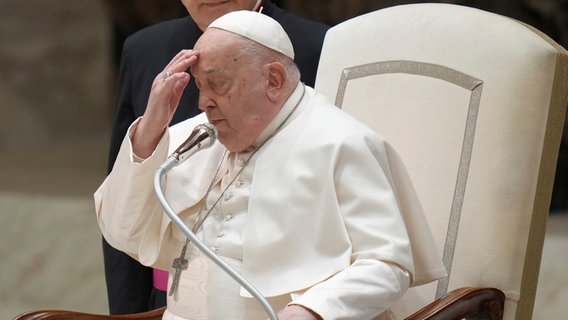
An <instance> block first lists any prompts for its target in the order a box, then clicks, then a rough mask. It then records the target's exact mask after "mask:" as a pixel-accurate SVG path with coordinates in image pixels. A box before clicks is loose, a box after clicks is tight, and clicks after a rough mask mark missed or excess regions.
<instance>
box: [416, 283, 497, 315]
mask: <svg viewBox="0 0 568 320" xmlns="http://www.w3.org/2000/svg"><path fill="white" fill-rule="evenodd" d="M504 307H505V294H504V293H503V292H502V291H501V290H499V289H496V288H459V289H456V290H454V291H452V292H450V293H448V294H446V295H445V296H443V297H442V298H440V299H438V300H436V301H434V302H432V303H430V304H428V305H427V306H425V307H424V308H422V309H420V310H418V311H417V312H416V313H414V314H413V315H411V316H410V317H408V318H406V319H405V320H422V319H429V320H453V319H455V320H460V319H464V318H465V319H491V320H500V319H503V308H504Z"/></svg>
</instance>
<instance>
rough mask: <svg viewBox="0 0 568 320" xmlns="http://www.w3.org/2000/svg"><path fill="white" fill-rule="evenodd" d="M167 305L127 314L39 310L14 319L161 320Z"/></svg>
mask: <svg viewBox="0 0 568 320" xmlns="http://www.w3.org/2000/svg"><path fill="white" fill-rule="evenodd" d="M164 310H166V307H163V308H159V309H156V310H152V311H148V312H141V313H133V314H127V315H112V316H111V315H98V314H89V313H82V312H74V311H65V310H39V311H30V312H26V313H22V314H20V315H18V316H17V317H16V318H14V320H71V319H73V320H104V319H108V320H112V319H115V320H120V319H123V320H125V319H130V320H161V319H162V315H163V313H164Z"/></svg>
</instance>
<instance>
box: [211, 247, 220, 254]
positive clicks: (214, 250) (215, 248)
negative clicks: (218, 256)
mask: <svg viewBox="0 0 568 320" xmlns="http://www.w3.org/2000/svg"><path fill="white" fill-rule="evenodd" d="M211 250H213V252H215V253H217V252H219V248H217V247H211Z"/></svg>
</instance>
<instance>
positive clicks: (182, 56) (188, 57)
mask: <svg viewBox="0 0 568 320" xmlns="http://www.w3.org/2000/svg"><path fill="white" fill-rule="evenodd" d="M198 56H199V54H198V52H197V51H194V50H182V51H180V52H179V53H178V54H177V55H176V56H175V57H174V58H173V59H172V60H171V61H170V62H169V63H168V65H167V66H166V67H165V68H164V70H163V71H162V72H161V73H160V74H158V76H157V77H156V80H157V79H158V78H161V79H162V80H165V79H167V78H169V77H170V76H171V75H173V74H175V73H179V72H185V71H186V70H187V69H188V68H189V67H191V66H192V65H193V64H194V63H195V62H196V61H197V58H198Z"/></svg>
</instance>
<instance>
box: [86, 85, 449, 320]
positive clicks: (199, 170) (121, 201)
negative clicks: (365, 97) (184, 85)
mask: <svg viewBox="0 0 568 320" xmlns="http://www.w3.org/2000/svg"><path fill="white" fill-rule="evenodd" d="M206 121H207V119H206V117H205V116H204V115H203V114H202V115H200V116H197V117H195V118H192V119H189V120H186V121H184V122H182V123H179V124H177V125H175V126H172V127H171V128H170V129H169V130H168V131H166V133H165V134H164V136H163V137H162V139H161V141H160V143H159V145H158V147H157V148H156V150H155V151H154V153H153V154H152V156H151V157H149V158H148V159H145V160H142V159H138V158H137V157H136V156H135V155H134V154H133V152H132V148H131V143H130V139H129V137H126V138H125V140H124V142H123V145H122V148H121V151H120V153H119V155H118V157H117V160H116V163H115V166H114V168H113V171H112V172H111V174H110V175H109V176H108V177H107V179H106V180H105V182H104V183H103V184H102V185H101V187H100V188H99V189H98V190H97V192H96V193H95V205H96V209H97V217H98V221H99V224H100V227H101V230H102V232H103V235H104V237H105V238H106V240H107V241H108V242H109V243H110V244H111V245H113V246H115V247H116V248H118V249H120V250H122V251H125V252H126V253H128V254H130V255H131V256H133V257H134V258H136V259H138V260H139V261H140V262H141V263H143V264H145V265H149V266H154V267H158V268H162V269H169V268H170V266H171V264H172V261H173V259H174V258H175V257H177V256H179V254H180V251H181V248H182V245H183V243H184V241H185V239H184V236H183V234H182V233H181V232H180V231H179V230H178V229H177V228H176V227H175V226H174V225H172V224H171V222H170V220H169V218H168V217H167V216H166V215H165V214H164V213H163V210H162V208H161V206H160V205H159V203H158V201H157V199H156V197H155V194H154V189H153V178H154V173H155V171H156V169H157V167H158V166H159V165H161V164H162V163H163V162H164V161H165V159H166V158H167V156H168V155H169V154H170V153H171V152H172V151H173V150H174V149H175V148H177V146H178V145H179V144H180V143H181V142H183V140H185V138H187V136H188V134H189V133H190V132H191V131H192V129H193V128H194V127H195V126H197V125H198V124H201V123H203V122H206ZM136 125H137V122H135V123H134V124H133V126H132V127H131V129H130V130H129V136H130V134H131V133H132V132H133V130H135V128H136ZM255 146H257V148H258V146H260V148H258V150H254V147H253V148H251V150H247V152H244V153H237V154H235V153H230V152H228V153H227V152H225V151H226V149H225V147H224V146H223V145H221V144H220V143H218V142H216V143H215V144H214V145H213V146H212V147H211V148H209V149H206V150H203V151H200V152H198V153H197V154H195V155H194V156H192V158H191V159H189V160H187V161H185V162H184V163H182V164H181V165H180V166H178V167H176V168H174V169H172V170H171V171H170V172H169V173H168V175H167V178H166V182H165V187H164V189H165V196H166V198H167V199H168V201H169V203H170V205H171V206H172V208H173V209H174V210H175V212H179V215H180V216H181V217H182V219H183V220H184V221H186V223H187V224H188V225H189V226H190V227H191V226H192V224H193V223H194V220H195V217H196V215H197V212H198V211H199V209H200V208H201V207H202V206H203V203H204V202H205V205H204V206H203V207H204V209H203V212H206V211H207V210H208V209H209V208H211V207H213V210H212V211H211V214H210V215H209V217H208V218H207V219H206V220H205V223H204V225H203V227H202V228H201V229H200V230H199V233H198V235H199V236H200V238H201V239H203V240H204V242H205V243H206V244H207V245H209V246H210V247H211V248H213V249H214V250H215V251H217V253H218V254H219V255H220V256H222V257H223V258H224V259H225V261H227V262H228V263H229V264H230V265H231V266H233V267H234V268H236V269H237V270H239V272H241V273H242V275H243V276H244V277H245V278H247V279H248V280H249V281H250V283H252V284H253V285H254V286H255V287H256V288H257V289H258V290H259V291H260V292H261V293H262V294H263V295H264V296H266V297H268V298H269V301H270V303H271V304H272V305H273V307H274V308H275V309H279V308H281V307H283V306H285V305H286V304H287V303H296V304H300V305H303V306H305V307H307V308H310V309H312V310H314V311H316V312H317V313H319V314H320V315H321V316H322V317H323V318H324V319H372V318H373V317H375V316H377V315H378V314H380V313H381V312H383V311H384V310H386V309H387V308H388V307H390V306H391V305H392V304H393V303H394V302H395V301H396V300H397V299H398V298H399V297H400V295H401V294H403V293H404V292H405V291H406V289H407V288H408V286H409V285H415V284H420V283H425V282H429V281H432V280H434V279H437V278H440V277H441V276H444V275H445V271H444V268H443V266H442V264H441V261H440V260H439V255H438V254H437V253H436V250H435V248H434V245H433V240H432V236H431V233H430V230H429V229H428V227H427V224H426V223H425V221H426V220H425V218H424V216H423V213H422V210H421V207H420V204H419V203H418V200H417V198H416V195H415V193H414V190H413V188H412V184H411V182H410V181H409V180H408V177H407V174H406V171H405V169H404V165H403V164H402V163H401V162H400V158H399V157H398V156H397V155H396V153H395V152H394V150H393V149H392V147H391V146H390V145H389V144H388V143H387V142H385V141H384V140H383V138H382V137H381V136H380V135H378V134H377V133H376V132H374V131H373V130H372V129H370V128H368V127H366V126H365V125H363V124H361V123H360V122H359V121H357V120H356V119H354V118H352V117H351V116H349V115H347V114H346V113H344V112H343V111H341V110H340V109H338V108H336V107H334V106H333V105H332V104H331V103H330V102H329V101H328V100H326V98H325V97H323V96H321V95H318V94H316V93H315V92H314V91H313V90H312V89H311V88H309V87H305V86H304V85H302V84H299V85H298V87H297V89H296V90H295V91H294V93H293V94H292V96H291V97H290V99H289V100H288V102H287V103H286V104H285V105H284V107H283V108H282V110H281V112H280V113H279V114H278V116H277V117H276V118H275V119H274V120H273V121H272V123H271V124H270V125H269V126H268V127H267V128H266V129H265V130H264V131H263V132H262V134H261V135H260V136H259V138H258V140H257V143H256V144H255ZM251 155H253V156H252V158H250V162H248V163H246V162H247V159H249V157H250V156H251ZM219 164H220V165H219ZM241 168H242V171H240V170H241ZM233 179H234V180H233ZM212 181H213V184H212V185H213V188H212V189H211V191H210V192H209V194H208V196H207V199H206V200H204V197H205V195H206V194H207V189H208V188H209V186H210V185H211V183H212ZM225 189H226V190H225ZM218 199H219V200H218ZM217 200H218V202H217V203H216V204H215V205H214V206H213V204H214V203H215V202H216V201H217ZM411 243H412V249H411ZM188 251H189V254H188V259H189V260H190V261H189V265H190V267H189V269H188V270H186V271H184V272H183V274H182V279H181V281H180V286H179V292H178V294H177V295H175V296H173V297H169V298H168V310H167V312H166V314H165V316H164V318H166V319H266V317H267V316H266V314H265V313H264V312H263V310H262V309H261V307H260V306H259V305H258V304H257V303H256V302H255V301H254V300H253V299H252V298H250V296H249V294H248V293H247V292H246V291H245V290H244V289H242V288H239V286H238V285H237V284H236V283H234V282H233V280H232V279H230V278H229V277H228V276H226V275H224V274H222V272H221V271H220V270H219V269H218V268H217V267H215V266H214V265H212V264H211V263H210V262H208V261H207V260H206V259H205V258H204V257H203V256H202V255H201V254H200V253H199V252H198V251H197V250H196V249H193V250H188ZM170 284H171V279H170ZM239 293H240V294H239Z"/></svg>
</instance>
